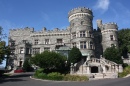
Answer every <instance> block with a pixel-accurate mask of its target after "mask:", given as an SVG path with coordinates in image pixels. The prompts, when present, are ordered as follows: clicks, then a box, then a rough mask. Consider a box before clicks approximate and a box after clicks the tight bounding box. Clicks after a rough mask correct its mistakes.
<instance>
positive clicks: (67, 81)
mask: <svg viewBox="0 0 130 86" xmlns="http://www.w3.org/2000/svg"><path fill="white" fill-rule="evenodd" d="M30 79H33V80H39V81H46V82H49V81H51V82H88V81H89V80H88V81H54V80H43V79H37V78H33V77H32V76H30Z"/></svg>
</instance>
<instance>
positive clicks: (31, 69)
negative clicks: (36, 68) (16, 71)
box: [23, 58, 33, 72]
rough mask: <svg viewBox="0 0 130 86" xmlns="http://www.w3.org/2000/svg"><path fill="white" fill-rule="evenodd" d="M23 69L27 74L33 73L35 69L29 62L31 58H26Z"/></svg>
mask: <svg viewBox="0 0 130 86" xmlns="http://www.w3.org/2000/svg"><path fill="white" fill-rule="evenodd" d="M23 69H24V71H26V72H29V71H33V68H32V67H31V64H30V62H29V58H26V59H25V61H24V64H23Z"/></svg>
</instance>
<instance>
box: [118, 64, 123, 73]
mask: <svg viewBox="0 0 130 86" xmlns="http://www.w3.org/2000/svg"><path fill="white" fill-rule="evenodd" d="M118 68H119V71H118V72H119V73H121V72H123V67H122V64H119V67H118Z"/></svg>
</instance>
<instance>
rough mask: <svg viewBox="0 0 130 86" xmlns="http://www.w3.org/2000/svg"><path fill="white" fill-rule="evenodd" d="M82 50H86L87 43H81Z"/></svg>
mask: <svg viewBox="0 0 130 86" xmlns="http://www.w3.org/2000/svg"><path fill="white" fill-rule="evenodd" d="M80 49H86V41H81V42H80Z"/></svg>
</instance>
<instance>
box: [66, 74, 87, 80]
mask: <svg viewBox="0 0 130 86" xmlns="http://www.w3.org/2000/svg"><path fill="white" fill-rule="evenodd" d="M64 80H65V81H88V77H87V76H78V75H69V74H67V75H66V76H65V77H64Z"/></svg>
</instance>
